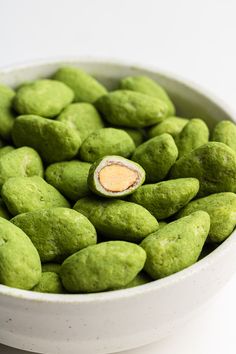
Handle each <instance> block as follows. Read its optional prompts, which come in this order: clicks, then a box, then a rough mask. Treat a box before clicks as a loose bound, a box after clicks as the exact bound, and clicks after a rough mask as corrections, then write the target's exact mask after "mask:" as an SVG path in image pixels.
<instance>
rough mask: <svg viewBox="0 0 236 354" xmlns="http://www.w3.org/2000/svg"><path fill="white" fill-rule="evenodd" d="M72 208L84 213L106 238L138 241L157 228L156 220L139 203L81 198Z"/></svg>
mask: <svg viewBox="0 0 236 354" xmlns="http://www.w3.org/2000/svg"><path fill="white" fill-rule="evenodd" d="M74 209H75V210H77V211H78V212H80V213H81V214H83V215H85V216H86V217H87V218H88V219H89V220H90V221H91V223H92V224H93V225H94V226H95V228H96V230H97V232H98V233H99V234H100V235H102V236H105V237H106V238H110V239H115V240H125V241H131V242H136V241H137V242H138V241H141V240H142V239H144V238H145V237H146V236H147V235H149V234H151V233H152V232H155V231H156V230H157V229H158V222H157V221H156V219H155V218H154V216H152V215H151V214H150V213H149V211H147V210H146V209H145V208H143V207H142V206H141V205H137V204H135V203H130V202H126V201H123V200H117V199H116V200H106V199H101V198H100V199H98V198H93V197H87V198H82V199H80V200H78V202H77V203H76V204H75V206H74Z"/></svg>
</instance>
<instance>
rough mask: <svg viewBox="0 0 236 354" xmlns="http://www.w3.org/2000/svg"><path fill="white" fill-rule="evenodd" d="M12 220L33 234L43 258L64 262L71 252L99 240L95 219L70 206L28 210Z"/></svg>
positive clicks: (30, 234)
mask: <svg viewBox="0 0 236 354" xmlns="http://www.w3.org/2000/svg"><path fill="white" fill-rule="evenodd" d="M11 222H13V223H14V224H15V225H16V226H18V227H19V228H20V229H22V230H23V231H24V232H25V233H26V234H27V235H28V236H29V238H30V239H31V241H32V242H33V244H34V246H35V247H36V248H37V250H38V253H39V256H40V259H41V261H42V262H53V261H54V262H62V261H63V260H64V259H65V258H67V257H68V256H70V255H71V254H73V253H75V252H77V251H79V250H81V249H82V248H84V247H87V246H89V245H94V244H95V243H96V242H97V234H96V231H95V228H94V227H93V225H92V224H91V222H90V221H89V220H88V219H87V218H86V217H85V216H84V215H82V214H80V213H78V212H77V211H75V210H71V209H68V208H51V209H44V210H38V211H33V212H30V213H24V214H20V215H18V216H16V217H14V218H13V219H12V220H11Z"/></svg>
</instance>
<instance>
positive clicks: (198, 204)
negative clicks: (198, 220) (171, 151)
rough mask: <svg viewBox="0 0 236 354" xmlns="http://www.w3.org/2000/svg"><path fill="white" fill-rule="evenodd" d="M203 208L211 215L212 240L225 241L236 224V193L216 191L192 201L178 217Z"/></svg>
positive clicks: (210, 234)
mask: <svg viewBox="0 0 236 354" xmlns="http://www.w3.org/2000/svg"><path fill="white" fill-rule="evenodd" d="M197 210H203V211H205V212H207V213H208V214H209V215H210V218H211V227H210V232H209V239H210V241H212V242H222V241H224V240H225V239H226V238H227V237H228V236H229V235H230V234H231V233H232V231H233V230H234V228H235V226H236V194H234V193H230V192H226V193H216V194H212V195H209V196H207V197H204V198H200V199H196V200H193V201H191V202H190V203H189V204H188V205H187V206H186V207H185V208H183V209H182V210H181V211H180V213H179V214H178V217H183V216H186V215H189V214H191V213H193V212H195V211H197Z"/></svg>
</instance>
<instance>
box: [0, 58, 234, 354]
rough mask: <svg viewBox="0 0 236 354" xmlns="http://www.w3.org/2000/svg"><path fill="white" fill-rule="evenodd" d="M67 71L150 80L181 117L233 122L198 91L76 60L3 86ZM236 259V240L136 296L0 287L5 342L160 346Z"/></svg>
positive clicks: (33, 70) (54, 352)
mask: <svg viewBox="0 0 236 354" xmlns="http://www.w3.org/2000/svg"><path fill="white" fill-rule="evenodd" d="M66 63H67V64H72V65H76V66H80V67H82V68H83V69H85V70H86V71H88V72H90V73H91V74H93V75H95V76H96V77H97V78H98V79H99V80H100V81H101V82H103V83H104V84H105V85H106V86H108V87H109V88H114V87H116V85H117V82H118V80H119V79H120V78H122V77H124V76H127V75H140V74H145V75H148V76H150V77H151V78H153V79H155V80H157V81H158V82H159V83H160V84H161V85H163V86H164V87H165V88H166V89H167V90H168V92H169V94H170V96H171V97H172V99H173V100H174V102H175V104H176V107H177V109H178V112H179V114H181V115H183V116H187V117H202V118H205V120H206V121H207V122H208V124H209V126H210V127H212V126H213V125H214V124H215V123H216V122H217V121H219V120H221V119H231V120H233V115H232V113H230V112H229V110H228V109H227V108H226V107H225V105H224V104H223V103H222V102H219V100H218V99H217V100H216V99H214V98H212V97H211V95H209V94H208V93H205V92H204V91H203V90H199V89H198V88H196V87H195V85H193V84H189V83H188V82H186V81H183V80H181V81H180V80H179V79H176V78H175V77H173V76H172V75H165V74H162V73H157V72H156V71H155V70H149V69H144V68H140V67H136V66H130V65H127V64H121V63H117V62H114V61H111V62H108V61H101V60H98V61H97V60H93V59H92V60H91V59H85V60H78V59H70V60H57V61H53V62H41V63H36V64H33V65H32V64H29V65H23V66H18V67H12V68H8V69H5V70H2V71H1V72H0V82H5V83H6V84H9V85H12V86H15V85H18V84H19V83H21V82H22V81H26V80H32V79H36V78H39V77H45V76H48V75H50V74H52V73H53V72H54V71H55V70H56V69H57V68H58V67H60V66H61V65H62V64H66ZM235 254H236V233H235V232H234V234H232V235H231V236H230V237H229V238H228V239H227V240H226V241H225V242H224V243H223V244H222V245H221V246H219V247H218V248H217V249H216V250H215V251H214V252H212V253H211V254H210V255H209V256H207V257H206V258H204V259H202V260H201V261H199V262H197V263H196V264H195V265H193V266H191V267H189V268H187V269H185V270H183V271H181V272H179V273H177V274H174V275H172V276H169V277H167V278H165V279H161V280H157V281H153V282H151V283H149V284H146V285H142V286H139V287H136V288H131V289H126V290H119V291H111V292H106V293H98V294H88V295H87V294H85V295H53V294H42V293H34V292H30V291H24V290H18V289H13V288H9V287H6V286H3V285H0V342H1V343H3V344H7V345H10V346H13V347H17V348H20V349H26V350H29V351H36V352H40V353H47V354H75V353H76V354H88V353H89V354H95V353H96V354H105V353H112V352H115V351H121V350H125V349H129V348H133V347H138V346H141V345H144V344H147V343H150V342H152V341H155V340H159V339H160V338H162V337H164V336H166V335H168V334H170V333H171V332H173V331H174V330H175V328H176V327H178V326H179V325H180V324H182V323H183V322H184V321H186V320H187V319H188V318H190V317H191V316H192V315H193V314H194V313H196V312H197V311H198V310H199V309H201V308H202V307H203V306H204V305H205V306H206V304H207V302H208V300H209V299H210V298H211V297H213V296H214V294H216V292H217V291H218V290H219V289H220V288H221V287H222V286H223V285H224V284H225V283H226V282H227V281H228V279H229V278H230V277H231V275H232V274H233V273H234V271H235V269H236V257H235Z"/></svg>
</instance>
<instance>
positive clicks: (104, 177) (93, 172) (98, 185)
mask: <svg viewBox="0 0 236 354" xmlns="http://www.w3.org/2000/svg"><path fill="white" fill-rule="evenodd" d="M144 180H145V171H144V169H143V168H142V167H141V166H140V165H139V164H137V163H135V162H133V161H131V160H128V159H125V158H124V157H120V156H106V157H104V158H101V159H99V160H97V161H96V162H94V163H93V165H92V166H91V167H90V170H89V175H88V186H89V188H90V189H91V191H92V192H94V193H95V194H98V195H100V196H104V197H110V198H112V197H121V196H125V195H128V194H131V193H133V192H134V191H135V190H136V189H137V188H139V187H140V186H141V185H142V184H143V183H144Z"/></svg>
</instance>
